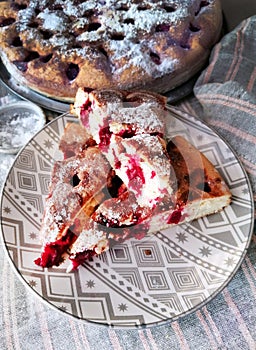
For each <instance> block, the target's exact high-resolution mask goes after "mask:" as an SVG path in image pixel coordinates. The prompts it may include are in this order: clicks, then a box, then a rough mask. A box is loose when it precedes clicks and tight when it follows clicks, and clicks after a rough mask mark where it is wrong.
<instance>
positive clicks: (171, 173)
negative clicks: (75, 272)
mask: <svg viewBox="0 0 256 350" xmlns="http://www.w3.org/2000/svg"><path fill="white" fill-rule="evenodd" d="M72 112H73V113H74V114H75V115H76V116H78V117H79V119H80V124H76V123H74V124H68V125H67V127H66V130H65V133H64V135H63V137H62V139H61V141H60V149H61V150H62V152H63V157H64V160H63V161H57V162H56V163H55V165H54V167H53V172H52V177H51V185H50V191H49V196H48V198H47V200H46V205H45V212H44V216H43V221H42V227H41V234H42V237H43V249H42V253H41V256H40V257H39V258H38V259H37V260H36V264H38V265H39V266H42V267H51V266H54V265H59V264H60V263H61V262H62V261H63V260H64V259H65V258H69V259H70V262H71V264H70V269H76V268H77V267H78V266H79V265H81V264H82V263H83V262H84V261H85V260H86V259H88V258H90V257H92V256H94V255H95V254H96V255H98V254H101V253H103V252H104V251H106V250H108V249H109V248H110V247H111V246H112V245H113V244H115V243H116V242H119V243H120V242H123V241H125V240H127V239H129V238H131V237H133V238H137V239H142V238H143V237H144V236H145V235H146V234H153V233H154V232H156V231H158V230H160V229H164V228H167V227H170V226H171V225H177V224H180V223H183V222H188V221H191V220H193V219H196V218H200V217H202V216H205V215H209V214H212V213H215V212H218V211H220V210H222V209H223V208H224V207H225V206H227V205H228V204H229V203H230V200H231V193H230V191H229V189H228V187H227V185H226V184H225V182H224V181H223V179H222V177H221V176H220V174H219V172H218V171H217V170H216V169H215V168H214V166H213V165H212V164H211V163H210V161H209V160H208V159H207V158H206V157H205V156H204V155H203V154H202V153H200V152H199V151H198V150H197V149H196V148H195V147H193V146H192V145H191V144H190V143H189V142H188V141H186V140H185V139H184V138H183V137H181V136H176V137H174V138H173V139H171V140H165V127H164V116H165V112H166V110H165V100H164V99H163V98H162V97H161V96H158V95H155V94H151V93H148V92H143V91H138V92H133V93H130V92H126V91H115V90H98V91H93V92H91V93H88V92H86V91H85V90H83V89H80V90H79V91H78V93H77V98H76V102H75V104H74V106H72Z"/></svg>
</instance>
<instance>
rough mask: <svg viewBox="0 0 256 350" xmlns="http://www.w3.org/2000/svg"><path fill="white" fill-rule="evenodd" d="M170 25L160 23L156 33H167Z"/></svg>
mask: <svg viewBox="0 0 256 350" xmlns="http://www.w3.org/2000/svg"><path fill="white" fill-rule="evenodd" d="M169 29H170V24H166V23H162V24H158V25H157V26H156V32H169Z"/></svg>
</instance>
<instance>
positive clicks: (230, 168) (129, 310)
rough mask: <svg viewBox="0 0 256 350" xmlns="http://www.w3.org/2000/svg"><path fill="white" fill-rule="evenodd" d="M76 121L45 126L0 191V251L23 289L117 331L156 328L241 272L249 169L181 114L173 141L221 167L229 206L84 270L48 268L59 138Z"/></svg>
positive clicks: (249, 223)
mask: <svg viewBox="0 0 256 350" xmlns="http://www.w3.org/2000/svg"><path fill="white" fill-rule="evenodd" d="M68 121H74V118H73V117H71V116H61V117H59V118H56V119H55V120H53V121H52V122H51V123H49V124H48V125H46V126H45V127H44V129H42V130H41V131H40V132H39V133H38V134H37V135H36V136H35V137H33V139H32V140H31V141H30V142H29V143H28V144H27V145H26V146H25V147H24V148H23V149H22V150H21V152H20V153H19V154H18V156H17V158H16V160H15V162H14V164H13V166H12V168H11V170H10V172H9V174H8V176H7V180H6V183H5V185H4V188H3V195H2V201H1V217H2V218H1V228H2V237H3V242H4V246H5V248H6V251H7V254H8V256H9V258H10V260H11V261H12V264H13V265H14V267H15V269H16V271H17V272H18V274H19V275H20V277H21V278H22V280H23V281H24V282H25V284H26V285H27V286H28V287H29V288H30V289H31V290H32V291H33V292H34V293H36V294H38V295H39V296H40V297H41V299H42V300H45V301H46V302H47V303H48V304H49V305H51V306H54V307H55V308H57V309H59V310H61V311H62V312H63V313H66V314H69V315H72V316H74V317H76V318H79V319H82V320H85V321H88V322H91V323H94V324H97V325H107V326H112V327H119V328H120V327H131V328H133V327H142V326H148V327H149V326H154V325H158V324H163V323H165V322H170V321H172V320H175V319H177V318H179V317H181V316H184V315H186V314H188V313H190V312H193V311H195V310H196V309H198V308H200V307H202V306H203V305H205V304H206V303H207V302H208V301H210V300H211V299H212V298H213V297H214V296H216V294H217V293H219V292H220V291H221V290H222V289H223V288H224V287H225V286H226V285H227V283H228V282H229V281H230V280H231V278H232V277H233V276H234V274H235V272H236V271H237V269H238V268H239V266H240V264H241V262H242V260H243V258H244V256H245V254H246V251H247V249H248V246H249V244H250V240H251V236H252V230H253V210H254V208H253V200H252V192H251V188H250V184H249V182H248V178H247V176H246V173H245V171H244V169H243V168H242V166H241V164H240V162H239V161H238V159H237V157H236V156H235V155H234V153H233V151H232V150H231V149H230V147H229V146H228V145H227V144H226V143H225V142H224V141H223V140H222V139H221V138H220V137H219V136H218V135H216V134H215V132H213V131H212V130H211V129H210V128H209V127H207V126H206V125H204V124H203V123H202V122H200V121H198V120H197V119H195V118H194V117H191V116H189V115H187V114H185V113H183V112H179V111H176V112H175V116H174V115H169V116H168V118H167V120H166V123H167V126H168V134H169V135H170V136H174V135H177V134H179V135H182V136H183V137H185V138H187V139H188V140H189V141H190V142H191V143H192V144H193V145H194V146H195V147H196V148H197V149H199V150H200V151H201V152H203V153H204V154H205V155H206V156H207V157H208V159H209V160H210V161H211V162H212V163H213V164H214V166H215V167H216V168H217V169H218V170H219V172H220V173H221V175H222V176H223V178H224V179H225V181H226V183H227V184H228V186H229V188H230V190H231V192H232V203H231V205H229V206H228V207H227V208H226V209H225V210H223V211H222V212H220V213H218V214H214V215H210V216H208V217H206V218H203V219H199V220H195V221H193V222H191V223H190V224H184V225H179V226H176V227H174V228H171V229H168V230H165V231H161V232H157V233H156V234H155V235H154V236H151V237H148V238H147V237H145V238H144V239H142V240H141V241H138V240H130V241H128V242H125V243H122V244H118V245H116V246H114V247H113V248H112V249H111V250H110V251H108V252H106V253H104V254H102V255H101V256H100V257H95V258H94V259H93V260H91V261H88V262H87V263H86V264H85V265H84V266H81V267H80V268H79V270H78V271H76V272H71V273H67V272H66V267H67V265H66V263H64V264H63V265H61V266H60V267H57V268H51V269H44V270H43V269H42V268H40V267H38V266H36V265H35V264H34V259H35V258H37V257H38V256H39V255H40V249H41V246H40V244H39V239H38V232H39V228H40V220H41V217H42V214H43V208H44V201H45V198H46V196H47V193H48V185H49V181H50V173H51V167H52V164H53V162H54V160H55V158H56V154H57V153H58V152H57V151H56V150H57V148H58V142H59V139H60V136H61V135H62V133H63V130H64V127H65V125H66V123H67V122H68Z"/></svg>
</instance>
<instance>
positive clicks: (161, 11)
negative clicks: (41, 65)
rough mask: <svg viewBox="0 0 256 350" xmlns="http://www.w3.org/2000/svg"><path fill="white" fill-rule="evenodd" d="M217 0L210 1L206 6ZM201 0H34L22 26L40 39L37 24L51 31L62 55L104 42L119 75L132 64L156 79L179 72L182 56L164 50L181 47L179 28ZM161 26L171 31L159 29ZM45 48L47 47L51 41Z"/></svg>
mask: <svg viewBox="0 0 256 350" xmlns="http://www.w3.org/2000/svg"><path fill="white" fill-rule="evenodd" d="M214 1H215V0H209V1H208V2H207V5H211V4H212V3H213V2H214ZM200 3H201V1H200V0H181V1H172V2H170V3H169V2H168V1H149V0H144V1H140V2H138V1H132V0H126V1H119V2H117V1H115V0H104V1H103V0H102V1H94V0H88V1H81V2H80V1H75V0H68V1H63V0H55V1H53V2H51V4H50V5H49V4H48V2H47V1H46V0H42V1H39V0H36V1H31V2H29V4H28V7H27V8H26V9H22V10H19V13H18V21H17V28H18V30H19V31H21V32H22V31H26V30H27V29H28V27H30V29H31V32H33V37H36V34H35V30H34V29H33V23H37V24H39V25H40V28H42V29H44V30H48V31H50V32H51V37H50V38H49V42H50V44H51V45H52V47H54V46H55V47H56V48H58V50H60V52H61V53H62V54H63V53H65V52H67V51H69V54H70V52H71V50H74V51H75V52H76V53H77V55H78V56H81V57H83V55H84V54H86V53H87V50H86V49H85V48H86V47H87V48H88V47H90V46H91V43H93V44H94V45H95V48H94V51H97V45H103V46H104V50H106V53H107V56H108V63H109V65H110V68H111V69H112V73H113V74H114V76H116V79H117V77H118V76H119V75H120V74H122V73H123V72H125V71H126V70H129V69H130V68H133V67H138V68H140V69H141V70H142V71H144V72H145V73H146V74H148V75H152V76H153V77H154V78H157V77H161V76H162V75H165V74H168V73H171V72H173V71H175V69H176V66H177V65H178V64H179V59H178V58H172V57H171V56H170V55H169V54H168V53H166V54H165V50H166V48H167V47H168V46H169V45H173V46H175V45H178V44H177V42H176V41H175V40H176V37H175V33H176V30H177V31H178V32H179V33H182V32H183V31H184V30H186V26H188V24H189V22H190V21H192V22H194V21H195V20H196V16H197V11H198V10H199V9H200ZM204 6H205V5H204ZM204 6H201V8H203V7H204ZM202 11H203V10H202ZM184 23H185V24H184ZM186 23H187V24H186ZM159 25H160V26H167V27H168V28H170V29H169V30H158V29H157V26H159ZM184 25H185V27H184ZM64 33H65V35H63V34H64ZM70 34H72V35H71V36H70ZM31 36H32V34H31ZM162 37H165V38H166V40H167V43H166V48H163V47H159V48H157V43H158V41H159V38H162ZM171 38H172V39H171ZM44 46H47V43H46V42H44ZM72 46H73V48H72ZM79 46H81V48H79ZM76 47H77V48H76ZM80 51H81V52H80ZM90 53H91V54H92V53H93V50H91V51H90ZM152 53H153V55H154V54H155V55H156V57H158V55H159V62H156V60H155V59H154V58H153V59H152V56H151V54H152Z"/></svg>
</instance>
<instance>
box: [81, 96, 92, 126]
mask: <svg viewBox="0 0 256 350" xmlns="http://www.w3.org/2000/svg"><path fill="white" fill-rule="evenodd" d="M91 111H92V102H91V101H90V100H89V98H88V99H87V100H86V101H85V103H84V104H83V105H82V106H81V111H80V119H81V123H82V124H83V126H85V127H87V128H88V127H89V114H90V112H91Z"/></svg>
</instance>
